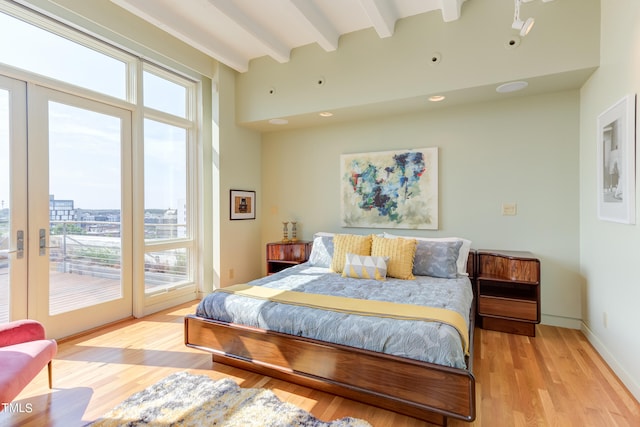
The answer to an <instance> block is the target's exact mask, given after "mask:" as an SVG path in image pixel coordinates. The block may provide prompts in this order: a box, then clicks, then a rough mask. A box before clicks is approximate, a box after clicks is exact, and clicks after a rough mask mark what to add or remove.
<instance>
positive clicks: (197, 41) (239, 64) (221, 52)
mask: <svg viewBox="0 0 640 427" xmlns="http://www.w3.org/2000/svg"><path fill="white" fill-rule="evenodd" d="M111 1H112V2H113V3H115V4H117V5H118V6H120V7H122V8H124V9H126V10H128V11H129V12H131V13H133V14H135V15H137V16H139V17H140V18H142V19H144V20H145V21H147V22H150V23H152V24H153V25H155V26H157V27H158V28H160V29H162V30H164V31H166V32H167V33H169V34H171V35H172V36H174V37H176V38H177V39H179V40H182V41H183V42H185V43H187V44H189V45H191V46H193V47H194V48H196V49H198V50H200V51H201V52H204V53H206V54H207V55H209V56H211V57H212V58H215V59H217V60H218V61H220V62H222V63H223V64H226V65H228V66H229V67H231V68H233V69H234V70H236V71H239V72H241V73H242V72H245V71H247V70H248V69H249V61H248V60H247V59H245V58H243V57H242V56H241V55H238V54H237V53H236V52H235V50H234V49H233V48H231V47H230V46H229V45H228V44H227V43H226V42H225V41H224V40H222V39H220V38H219V37H216V36H215V35H214V34H212V33H209V32H204V31H202V30H201V29H200V27H198V26H195V25H190V23H189V21H188V20H184V19H183V18H182V17H181V16H180V15H179V14H176V13H175V11H174V10H173V9H172V8H170V7H169V8H167V7H157V6H158V5H157V3H154V2H152V1H149V0H111ZM200 12H203V11H202V10H200ZM168 23H171V24H168ZM211 46H216V48H215V50H212V49H211Z"/></svg>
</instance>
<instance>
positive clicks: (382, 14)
mask: <svg viewBox="0 0 640 427" xmlns="http://www.w3.org/2000/svg"><path fill="white" fill-rule="evenodd" d="M360 4H361V5H362V7H363V8H364V11H365V13H366V14H367V16H368V17H369V20H370V21H371V24H373V28H375V30H376V32H377V33H378V36H380V38H385V37H391V36H392V35H393V32H394V30H395V26H396V20H397V19H398V14H397V13H396V11H395V10H394V9H393V2H390V1H388V0H360Z"/></svg>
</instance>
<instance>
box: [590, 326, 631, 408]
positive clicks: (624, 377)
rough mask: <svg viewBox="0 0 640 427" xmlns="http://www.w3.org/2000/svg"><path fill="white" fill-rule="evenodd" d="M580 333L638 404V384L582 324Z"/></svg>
mask: <svg viewBox="0 0 640 427" xmlns="http://www.w3.org/2000/svg"><path fill="white" fill-rule="evenodd" d="M580 330H581V331H582V333H583V334H584V336H585V337H587V340H589V342H590V343H591V345H592V346H593V347H594V348H595V349H596V351H597V352H598V353H599V354H600V356H602V358H603V359H604V361H605V362H607V365H609V367H610V368H611V369H612V370H613V372H615V374H616V375H617V376H618V378H619V379H620V381H622V383H623V384H624V385H625V386H626V387H627V389H628V390H629V391H630V392H631V394H632V395H633V396H634V397H635V398H636V400H637V401H638V402H640V384H637V383H636V382H635V380H634V379H633V378H632V377H631V375H629V373H628V372H627V371H626V370H625V369H624V367H623V366H622V365H620V363H618V361H617V360H616V358H615V357H614V356H613V354H611V352H609V350H608V349H607V347H606V346H605V345H604V343H603V342H602V341H600V339H599V338H598V337H597V335H595V334H594V333H593V331H591V329H589V327H588V326H587V325H586V324H585V323H582V327H581V328H580Z"/></svg>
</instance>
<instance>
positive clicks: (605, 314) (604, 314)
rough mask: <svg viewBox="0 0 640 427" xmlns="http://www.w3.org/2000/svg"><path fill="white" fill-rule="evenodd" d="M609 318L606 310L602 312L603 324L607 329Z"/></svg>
mask: <svg viewBox="0 0 640 427" xmlns="http://www.w3.org/2000/svg"><path fill="white" fill-rule="evenodd" d="M608 323H609V322H608V319H607V312H606V311H604V312H602V324H603V325H604V327H605V329H606V327H607V326H608Z"/></svg>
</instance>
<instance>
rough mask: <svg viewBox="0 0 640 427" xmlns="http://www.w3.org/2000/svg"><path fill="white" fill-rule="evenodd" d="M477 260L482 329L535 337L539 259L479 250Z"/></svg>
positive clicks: (525, 253) (525, 255)
mask: <svg viewBox="0 0 640 427" xmlns="http://www.w3.org/2000/svg"><path fill="white" fill-rule="evenodd" d="M477 257H478V277H477V278H476V284H477V294H476V295H477V300H478V316H479V317H480V326H481V327H482V328H483V329H491V330H495V331H502V332H509V333H514V334H520V335H528V336H530V337H534V336H535V335H536V324H537V323H540V260H538V259H537V258H535V257H534V256H533V254H531V253H530V252H516V251H492V250H479V251H478V252H477Z"/></svg>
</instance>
